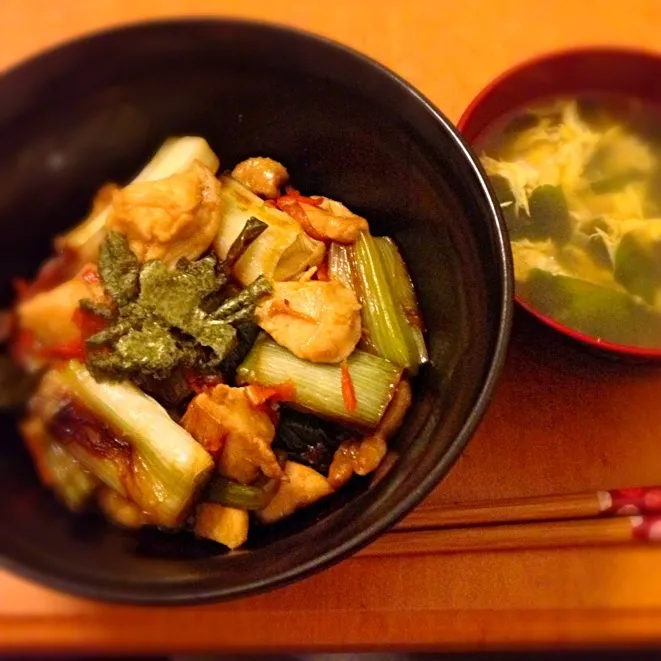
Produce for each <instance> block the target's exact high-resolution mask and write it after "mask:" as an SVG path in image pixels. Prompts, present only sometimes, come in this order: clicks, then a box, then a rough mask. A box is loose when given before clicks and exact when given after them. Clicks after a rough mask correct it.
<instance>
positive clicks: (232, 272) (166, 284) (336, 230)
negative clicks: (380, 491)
mask: <svg viewBox="0 0 661 661" xmlns="http://www.w3.org/2000/svg"><path fill="white" fill-rule="evenodd" d="M217 168H218V159H217V158H216V156H215V154H214V153H213V152H212V151H211V149H210V148H209V145H208V144H207V143H206V142H205V141H204V140H202V139H201V138H190V137H188V138H181V139H177V140H171V141H168V142H166V143H165V144H164V145H163V147H162V148H161V149H160V150H159V152H158V153H157V154H156V155H155V156H154V158H153V160H152V161H151V162H150V163H149V164H148V165H147V166H146V167H145V168H144V169H143V171H142V172H141V173H140V174H139V175H138V176H137V177H136V179H135V180H134V182H133V183H132V184H129V185H128V186H126V187H124V188H121V189H120V188H118V187H117V186H115V185H114V184H108V185H106V186H104V187H103V189H102V190H101V191H100V192H99V194H98V195H97V196H96V197H95V200H94V205H93V211H92V212H91V213H90V215H89V217H88V218H87V219H86V220H85V221H84V222H83V223H81V224H80V225H79V226H78V227H76V228H74V229H73V230H72V231H71V232H69V233H68V234H66V235H65V236H63V237H60V238H59V239H58V240H57V242H56V246H57V247H58V248H59V249H60V250H62V251H64V252H62V253H61V255H60V256H59V257H58V258H57V259H55V260H53V261H52V263H51V264H49V265H48V266H47V267H44V268H43V269H42V271H41V272H40V274H39V275H38V276H37V280H36V281H35V282H34V283H33V284H32V285H30V284H27V283H22V284H21V285H20V287H19V288H17V292H18V296H17V298H18V300H19V302H18V304H17V306H16V309H15V310H12V311H8V312H7V313H6V314H5V315H4V317H3V319H2V320H0V321H4V323H3V324H0V326H2V328H0V343H3V342H7V343H8V344H9V345H10V347H11V354H12V357H13V358H14V359H15V360H16V362H17V364H18V365H19V366H20V367H21V368H23V369H30V370H32V372H33V374H32V375H31V376H30V377H29V379H26V378H24V374H23V372H22V371H21V369H20V368H16V369H14V368H12V369H5V367H6V366H5V365H3V363H2V361H1V360H0V408H2V407H3V406H14V405H20V404H23V403H27V414H26V416H25V417H24V419H23V421H22V423H21V432H22V434H23V436H24V438H25V441H26V444H27V446H28V448H29V450H30V453H31V454H32V456H33V459H34V464H35V466H36V468H37V471H38V474H39V476H40V477H41V480H42V482H43V483H44V485H45V486H47V487H49V488H51V489H52V490H53V491H54V492H55V494H56V495H57V496H58V498H59V499H60V500H61V501H62V502H63V503H64V504H66V505H67V507H68V508H69V509H71V510H74V511H79V510H82V509H83V508H84V507H86V506H96V508H97V510H99V511H101V512H102V513H103V514H104V515H105V517H106V518H107V519H108V520H109V521H110V522H112V523H115V524H117V525H119V526H122V527H125V528H130V529H138V528H141V527H142V526H150V525H155V526H159V527H162V528H168V529H182V528H184V527H185V528H186V529H188V530H191V529H192V530H193V531H194V533H195V534H196V535H197V536H198V537H203V538H207V539H210V540H214V541H216V542H218V543H221V544H224V545H225V546H226V547H228V548H229V549H234V548H237V547H239V546H241V545H242V544H243V543H245V542H246V540H247V539H248V532H249V523H250V519H251V517H252V518H253V519H256V520H257V521H260V522H261V523H265V524H269V523H274V522H276V521H279V520H280V519H282V518H283V517H286V516H289V515H290V514H292V513H293V512H295V511H296V510H298V509H300V508H303V507H307V506H309V505H311V504H313V503H315V502H316V501H318V500H319V499H321V498H324V497H327V496H329V495H331V494H332V493H333V492H334V488H335V486H336V485H338V486H339V485H341V484H343V483H344V481H346V480H348V479H350V477H351V476H352V475H353V474H354V473H356V474H360V475H364V474H366V473H368V472H371V471H373V470H375V469H376V467H377V466H378V464H379V463H380V461H381V459H382V458H383V456H384V455H385V454H386V451H387V443H386V441H387V438H388V436H389V435H390V433H391V431H392V430H394V427H397V426H398V425H399V423H400V422H401V418H402V416H403V412H402V411H405V407H404V406H402V405H401V401H402V399H401V393H402V392H409V393H410V391H409V390H408V381H407V380H406V378H404V379H403V378H402V376H403V374H404V372H405V369H408V370H409V371H410V372H413V371H415V370H416V369H417V367H418V365H419V364H421V363H423V362H425V361H426V360H427V353H426V349H425V345H424V339H423V334H422V333H423V331H422V322H421V319H420V314H419V310H418V307H417V301H416V298H415V292H414V290H413V285H412V283H411V279H410V277H409V274H408V271H407V269H406V266H405V264H404V262H403V260H402V258H401V256H400V255H399V252H398V251H397V248H396V247H395V245H394V244H393V243H392V241H390V240H389V239H374V238H373V237H371V236H370V234H369V226H368V224H367V221H366V220H365V219H364V218H361V217H360V216H357V215H355V214H354V213H352V212H351V211H350V210H349V209H347V208H346V207H345V206H344V205H342V204H341V203H340V202H337V201H335V200H331V199H329V198H324V197H320V196H316V197H313V198H309V197H305V196H304V195H301V194H300V193H299V192H298V191H296V190H295V189H294V188H292V187H289V186H287V187H286V188H285V192H284V194H282V190H281V189H282V187H283V185H284V184H285V183H286V181H287V179H288V173H287V170H286V169H285V168H284V166H283V165H281V164H280V163H277V162H276V161H272V160H271V159H268V158H257V159H248V160H247V161H245V162H243V163H242V164H240V165H239V166H237V168H235V170H234V172H233V176H231V177H230V176H227V175H223V176H221V177H220V178H218V177H216V176H215V174H214V173H215V171H216V170H217ZM255 193H257V194H258V195H261V196H263V197H266V198H268V199H266V200H263V199H261V198H260V197H257V195H256V194H255ZM361 233H362V234H361ZM331 242H337V245H333V246H332V251H331V253H332V254H331V255H330V260H329V259H326V247H327V244H330V243H331ZM344 244H350V245H344ZM389 277H393V278H394V279H393V280H392V281H391V282H389V281H388V278H389ZM359 299H360V300H359ZM363 318H364V320H365V323H363ZM264 331H265V332H264ZM363 331H365V336H364V345H366V346H367V347H368V348H369V351H362V350H358V351H356V347H357V346H363V345H360V341H361V338H362V337H363ZM266 333H268V334H269V335H270V337H269V335H267V334H266ZM260 334H261V336H260ZM15 385H18V386H20V388H14V386H15ZM14 391H16V392H14ZM3 397H4V399H3ZM152 397H153V399H152ZM26 398H27V399H26ZM393 411H399V412H401V415H397V416H396V415H395V414H394V413H393ZM311 413H315V414H317V415H318V417H317V416H315V415H311ZM393 421H394V422H393ZM354 455H355V456H354ZM330 474H332V478H331V477H326V476H327V475H330ZM251 513H252V514H251Z"/></svg>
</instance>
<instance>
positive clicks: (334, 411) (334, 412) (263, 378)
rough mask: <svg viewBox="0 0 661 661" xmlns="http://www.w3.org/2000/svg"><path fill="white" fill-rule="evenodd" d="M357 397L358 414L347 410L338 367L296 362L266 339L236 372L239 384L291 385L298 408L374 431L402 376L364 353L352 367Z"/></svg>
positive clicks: (352, 360)
mask: <svg viewBox="0 0 661 661" xmlns="http://www.w3.org/2000/svg"><path fill="white" fill-rule="evenodd" d="M347 364H348V368H349V370H350V372H351V380H352V382H353V386H354V388H355V392H356V408H355V409H354V410H353V411H349V410H347V407H346V405H345V402H344V397H343V393H342V368H341V367H340V366H339V365H323V364H320V363H309V362H307V361H305V360H301V359H300V358H297V357H296V356H294V354H292V353H290V352H289V351H287V350H286V349H284V348H283V347H281V346H279V345H278V344H276V343H275V342H273V341H272V340H270V339H266V338H261V339H259V340H258V341H257V342H256V343H255V345H254V346H253V348H252V350H251V352H250V353H249V354H248V357H247V358H246V360H245V361H244V362H243V363H242V364H241V366H240V367H239V369H238V372H237V379H238V381H239V382H240V383H258V384H260V385H264V386H271V385H277V384H280V383H286V382H291V383H293V385H294V387H295V400H294V404H296V405H297V406H299V407H302V408H304V409H307V410H309V411H312V412H313V413H318V414H319V415H322V416H326V417H329V418H335V419H338V420H344V421H346V422H349V423H352V424H355V425H360V426H364V427H374V426H376V424H377V423H378V422H379V420H380V419H381V416H382V415H383V412H384V411H385V409H386V407H387V406H388V402H389V401H390V398H391V397H392V394H393V392H394V389H395V387H396V386H397V384H398V383H399V380H400V377H401V374H402V370H401V368H399V367H398V366H396V365H393V364H392V363H390V362H389V361H387V360H384V359H383V358H380V357H378V356H373V355H371V354H368V353H365V352H363V351H356V352H354V353H353V354H352V355H351V357H350V358H349V359H348V361H347Z"/></svg>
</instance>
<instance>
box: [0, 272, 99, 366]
mask: <svg viewBox="0 0 661 661" xmlns="http://www.w3.org/2000/svg"><path fill="white" fill-rule="evenodd" d="M83 277H85V276H83ZM97 277H98V276H97ZM73 321H74V323H75V324H76V326H78V328H80V338H78V339H76V340H73V341H71V342H67V343H66V344H57V345H53V346H46V345H43V344H41V343H40V342H39V341H38V340H37V339H36V338H35V336H34V333H32V331H28V330H19V331H18V333H16V335H15V336H14V339H13V341H12V349H11V352H12V356H13V358H14V360H15V361H16V362H18V363H19V364H25V362H26V360H27V359H29V358H30V357H32V358H41V359H43V360H74V359H77V360H85V340H87V338H88V337H90V336H92V335H94V334H95V333H98V332H99V331H101V330H103V329H104V328H105V327H106V326H107V325H108V322H107V321H106V320H105V319H103V317H100V316H98V315H96V314H94V313H93V312H91V311H90V310H85V309H84V308H81V307H78V308H76V309H75V310H74V313H73Z"/></svg>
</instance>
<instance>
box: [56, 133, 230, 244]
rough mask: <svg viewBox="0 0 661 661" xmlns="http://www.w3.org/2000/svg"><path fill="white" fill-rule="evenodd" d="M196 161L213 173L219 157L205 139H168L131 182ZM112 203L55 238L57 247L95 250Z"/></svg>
mask: <svg viewBox="0 0 661 661" xmlns="http://www.w3.org/2000/svg"><path fill="white" fill-rule="evenodd" d="M195 161H200V163H202V164H203V165H205V166H206V167H207V168H209V170H211V171H212V172H214V173H215V172H216V170H218V157H217V156H216V155H215V154H214V153H213V151H212V150H211V147H209V143H208V142H207V141H206V140H205V139H204V138H199V137H196V136H185V137H182V138H169V139H168V140H166V141H165V142H164V143H163V145H162V146H161V148H160V149H159V150H158V151H157V152H156V153H155V154H154V156H153V157H152V159H151V161H149V163H147V165H145V167H144V168H143V170H142V171H141V172H140V174H138V176H137V177H135V179H133V183H136V182H139V181H157V180H158V179H165V178H166V177H169V176H171V175H173V174H177V173H179V172H186V170H188V169H189V168H190V167H191V166H192V165H193V163H195ZM110 210H111V205H110V204H109V205H108V206H106V207H105V208H104V209H102V210H101V211H99V212H98V213H95V214H93V215H91V216H89V217H88V218H86V219H85V220H84V221H83V222H82V223H80V224H79V225H77V226H76V227H74V228H73V229H72V230H70V231H69V232H67V233H66V234H65V235H64V236H61V237H59V238H58V239H57V240H56V246H57V248H58V250H72V251H76V252H77V251H80V250H84V249H90V250H89V251H88V252H89V253H90V256H93V252H94V251H93V250H92V248H93V247H96V248H97V249H98V246H99V245H100V244H101V241H102V240H103V237H104V235H105V225H106V220H107V219H108V215H109V214H110Z"/></svg>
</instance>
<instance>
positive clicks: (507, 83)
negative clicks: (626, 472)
mask: <svg viewBox="0 0 661 661" xmlns="http://www.w3.org/2000/svg"><path fill="white" fill-rule="evenodd" d="M660 75H661V58H660V57H659V56H658V55H656V54H654V53H646V52H644V51H636V50H625V49H617V48H586V49H577V50H572V51H565V52H560V53H555V54H550V55H546V56H542V57H540V58H538V59H534V60H530V61H527V62H524V63H523V64H521V65H518V66H516V67H513V68H512V69H510V70H508V71H506V72H505V73H503V74H502V75H501V76H499V77H498V78H496V79H495V80H494V81H492V82H491V83H489V84H488V85H487V86H486V87H485V88H484V89H483V90H482V92H481V93H480V94H478V96H477V97H476V98H475V99H474V100H473V101H472V103H471V104H470V105H469V106H468V108H467V109H466V110H465V111H464V113H463V115H462V116H461V118H460V120H459V123H458V127H459V129H460V130H461V132H462V134H463V135H464V137H465V138H466V139H467V140H468V142H469V143H470V144H473V145H474V144H478V143H480V141H481V140H482V138H483V137H484V135H485V134H486V133H487V132H488V131H489V130H490V129H491V127H493V126H494V125H495V124H497V123H498V122H499V121H500V120H502V119H503V118H504V117H506V116H508V115H510V114H511V113H513V112H515V111H517V110H520V109H522V108H525V107H526V106H529V105H531V104H534V103H536V102H539V101H540V100H543V99H548V98H553V97H563V96H573V95H590V94H601V93H607V94H620V95H623V96H630V97H636V98H640V99H644V100H646V101H648V102H650V103H652V104H655V105H659V106H660V107H661V87H659V85H658V79H659V76H660ZM516 301H517V303H518V304H519V305H520V306H521V307H523V308H524V309H525V310H526V311H527V312H529V313H530V314H532V315H534V316H535V317H536V318H537V319H538V320H539V321H541V322H542V323H544V324H546V325H547V326H550V327H551V328H553V329H555V330H557V331H559V332H560V333H563V334H564V335H566V336H568V337H570V338H571V339H572V340H576V341H578V342H580V343H581V344H583V345H586V346H588V347H590V348H592V349H594V350H596V351H597V352H598V353H602V354H606V355H610V356H619V357H622V358H629V359H632V360H634V361H635V360H639V359H645V360H655V361H661V349H654V348H648V347H639V346H628V345H624V344H618V343H615V342H609V341H605V340H603V339H602V338H598V337H594V336H592V335H589V334H587V333H583V332H580V331H578V330H577V329H575V328H572V327H571V326H567V325H565V324H563V323H561V322H559V321H557V320H556V319H554V318H553V317H552V316H549V315H548V314H544V313H542V312H541V311H540V310H538V309H537V308H536V307H535V306H534V305H532V304H531V303H530V302H529V301H527V300H526V299H525V298H523V297H521V296H519V295H517V296H516Z"/></svg>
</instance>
